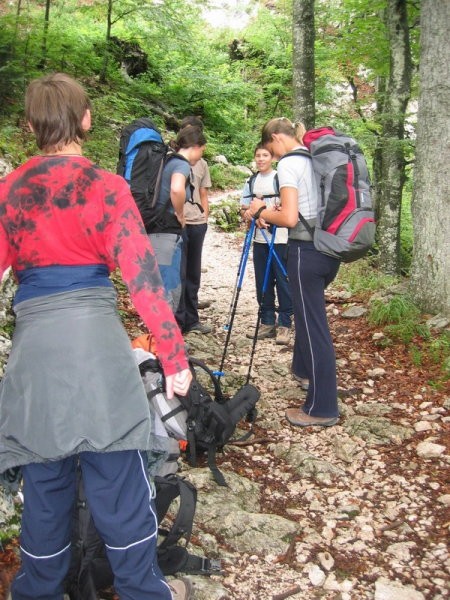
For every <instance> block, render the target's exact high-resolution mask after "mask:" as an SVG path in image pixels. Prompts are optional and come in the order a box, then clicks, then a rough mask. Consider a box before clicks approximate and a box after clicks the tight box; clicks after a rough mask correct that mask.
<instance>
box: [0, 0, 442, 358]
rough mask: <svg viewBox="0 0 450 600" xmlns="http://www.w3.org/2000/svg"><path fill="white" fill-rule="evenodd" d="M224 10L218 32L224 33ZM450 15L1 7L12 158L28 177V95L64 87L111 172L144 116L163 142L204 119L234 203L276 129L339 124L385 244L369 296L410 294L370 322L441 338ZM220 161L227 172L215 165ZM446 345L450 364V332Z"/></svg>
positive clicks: (2, 127) (0, 123)
mask: <svg viewBox="0 0 450 600" xmlns="http://www.w3.org/2000/svg"><path fill="white" fill-rule="evenodd" d="M214 6H215V7H216V8H217V6H220V7H221V9H222V10H221V12H220V16H221V18H222V20H221V22H219V24H218V23H217V19H216V23H215V25H214V26H213V25H212V24H211V18H210V17H211V15H214V14H217V13H214V10H210V11H209V12H208V9H213V8H214ZM227 6H228V7H229V11H228V13H227V12H226V11H225V12H223V11H224V9H226V7H227ZM449 6H450V3H448V2H447V1H446V0H422V1H421V2H420V1H413V0H410V1H407V0H245V1H243V0H242V1H240V2H219V3H218V2H213V1H210V2H208V1H204V0H203V1H200V0H150V1H148V0H147V1H143V0H45V1H44V0H43V1H32V0H14V1H13V0H11V1H2V2H0V20H1V27H0V75H1V77H0V155H2V156H3V157H4V158H5V159H6V160H7V161H8V162H9V163H10V164H11V165H12V166H17V165H18V164H20V163H22V162H23V161H24V160H25V159H26V158H27V157H29V156H30V155H32V154H34V153H35V152H36V150H37V149H36V147H35V144H34V140H33V138H32V136H31V135H30V133H29V131H28V127H27V124H26V123H25V120H24V116H23V96H24V91H25V88H26V85H27V83H28V82H29V81H30V80H31V79H33V78H35V77H38V76H40V75H42V74H43V73H46V72H52V71H64V72H67V73H69V74H71V75H72V76H74V77H76V78H78V79H80V80H81V81H82V83H83V84H84V85H85V87H86V88H87V90H88V93H89V95H90V97H91V99H92V101H93V116H94V118H93V123H94V124H93V128H92V130H91V133H90V137H89V140H88V142H87V143H86V145H85V150H84V152H85V154H86V155H87V156H88V157H89V158H91V159H92V160H94V161H95V162H96V163H98V164H99V165H100V166H102V167H104V168H107V169H110V170H115V167H116V163H117V156H118V139H119V135H120V131H121V129H122V127H123V126H124V124H127V123H128V122H130V121H131V120H132V119H134V118H136V117H140V116H143V115H147V116H150V117H151V118H153V119H154V121H155V122H156V123H157V125H158V126H159V127H160V129H161V130H162V132H163V135H164V137H165V138H166V139H170V138H173V137H174V136H175V134H176V131H177V128H178V126H179V123H180V121H181V119H182V118H183V117H184V116H186V115H191V114H194V115H199V116H201V117H202V118H203V121H204V124H205V131H206V135H207V139H208V144H207V149H206V154H205V156H206V159H207V160H209V162H210V166H211V175H212V179H213V185H214V186H215V187H217V188H223V189H227V188H231V187H240V186H242V185H243V181H244V179H245V176H244V175H243V174H242V170H239V169H237V168H236V167H235V166H234V165H242V164H244V165H247V166H248V165H250V163H251V160H252V157H253V149H254V146H255V144H256V143H257V141H258V140H259V134H260V130H261V126H262V125H263V124H264V122H265V121H267V120H268V119H270V118H272V117H276V116H287V117H289V118H292V119H296V118H299V117H300V118H302V119H303V120H306V122H307V124H308V125H309V126H313V125H316V126H320V125H323V124H331V125H332V126H334V127H335V128H336V129H340V130H343V131H345V132H347V133H349V134H351V135H353V136H354V137H355V138H356V139H357V140H358V143H359V144H360V145H361V147H362V148H363V150H364V152H365V154H366V157H367V159H368V163H369V165H370V167H371V169H372V175H373V176H372V179H373V184H374V197H375V199H376V202H377V217H378V240H377V242H378V243H377V247H376V248H375V251H374V253H373V255H372V256H371V257H370V258H369V261H368V262H366V263H364V266H363V267H362V268H361V266H360V269H359V273H358V275H357V277H359V286H360V288H361V289H367V288H368V287H372V286H373V285H374V284H373V283H372V280H373V278H374V275H373V274H374V273H375V272H376V273H377V283H376V284H375V285H380V283H379V277H382V276H387V277H388V278H387V279H384V280H383V283H382V284H381V285H384V286H388V285H393V283H394V282H398V278H399V277H400V278H404V280H406V281H407V282H409V290H408V291H407V292H406V294H404V295H403V296H402V297H401V298H399V297H398V296H397V297H396V298H394V299H393V300H392V301H390V304H388V306H387V307H386V304H385V303H383V305H381V304H380V305H379V306H378V312H377V310H375V316H374V319H379V320H380V321H381V322H383V320H384V322H387V321H389V320H392V319H394V320H397V322H398V323H402V324H403V326H405V323H406V328H407V329H408V328H409V329H408V333H407V334H402V335H403V336H405V335H406V338H405V339H406V340H407V341H410V340H411V339H412V338H413V337H414V336H415V335H418V334H420V335H425V337H427V336H428V337H429V335H430V334H429V332H427V331H426V329H424V328H423V327H422V321H423V320H424V318H425V317H421V318H419V317H418V310H419V309H420V310H422V312H428V313H431V314H436V313H439V312H441V313H443V314H444V315H446V316H447V317H448V316H449V315H450V300H449V298H450V290H449V285H450V283H449V281H450V277H449V270H450V268H449V267H450V245H449V238H448V231H450V223H449V215H450V211H449V202H450V194H448V181H449V180H450V176H449V174H448V169H449V166H448V165H449V163H450V156H449V148H448V139H450V131H449V118H448V115H449V110H447V109H448V108H449V91H448V86H445V81H449V80H450V74H449V73H448V70H449V64H450V61H448V59H445V55H446V50H449V42H448V39H447V38H448V35H447V32H448V28H449V25H450V22H449V21H450V9H449ZM227 14H228V17H230V16H231V17H233V18H232V19H228V20H227V19H226V18H225V17H226V16H227ZM227 23H228V24H230V23H232V24H233V26H232V27H230V26H227ZM421 35H422V40H421ZM433 52H434V54H433ZM447 55H448V54H447ZM445 61H446V63H445ZM421 67H422V72H420V68H421ZM439 69H441V70H442V69H443V71H442V72H440V73H439ZM436 73H438V76H436ZM433 77H434V79H433ZM425 80H426V85H425ZM441 81H442V82H444V84H443V85H444V86H445V88H444V91H442V88H441V87H439V86H440V85H441V83H440V82H441ZM421 87H422V91H423V90H425V92H426V94H424V95H423V97H422V103H423V105H424V106H425V104H426V101H429V102H430V101H432V102H434V106H437V107H438V108H437V110H434V112H433V110H432V111H431V113H430V112H428V117H427V114H426V112H425V111H422V112H423V115H422V119H421V121H420V114H421V113H420V102H421V97H420V93H421ZM424 99H425V100H424ZM442 115H444V116H443V117H442ZM418 116H419V125H420V122H421V123H422V125H423V127H422V134H421V135H422V141H423V142H424V143H422V144H421V146H420V148H423V151H422V155H421V159H420V164H419V165H418V163H417V161H416V158H418V157H417V152H416V142H417V133H418V131H419V128H418ZM438 118H441V119H442V118H444V119H445V120H444V121H443V123H444V127H443V129H442V132H441V134H440V137H439V136H438V138H437V141H436V137H434V138H433V136H432V135H431V137H430V136H429V135H428V137H427V135H426V134H425V133H424V132H426V131H431V132H436V131H439V129H440V128H442V122H438V121H437V120H436V119H438ZM441 138H444V139H445V138H446V139H447V142H446V145H444V146H443V147H439V142H440V140H441ZM427 144H428V146H427ZM216 155H225V156H226V157H227V159H228V161H229V163H230V164H229V165H224V164H221V163H216V162H214V161H213V157H215V156H216ZM432 156H434V158H433V160H430V157H432ZM417 165H418V166H419V167H420V168H416V169H415V170H416V172H419V173H421V176H420V178H417V173H416V184H414V167H415V166H417ZM446 165H447V166H446ZM424 174H425V175H426V176H425V175H424ZM418 182H419V183H418ZM424 182H425V184H426V185H424V184H423V183H424ZM443 182H444V183H443ZM419 184H420V185H419ZM443 185H444V186H446V187H442V186H443ZM430 190H431V191H430ZM414 212H415V219H414ZM446 231H447V233H445V232H446ZM414 252H415V253H416V254H415V259H414ZM369 272H370V278H371V281H370V282H369V281H368V278H367V275H368V273H369ZM363 274H364V276H363ZM394 278H396V279H394ZM411 284H412V285H411ZM375 308H376V307H375ZM439 339H440V341H439V343H440V345H441V346H442V347H443V348H444V354H443V357H444V358H442V360H443V361H444V360H445V357H446V356H447V357H448V354H449V353H450V352H449V348H450V339H449V332H448V327H447V329H446V330H445V331H444V333H443V334H442V335H441V336H440V338H439ZM432 341H433V343H434V342H435V338H433V340H432ZM440 356H441V354H440ZM449 362H450V360H449Z"/></svg>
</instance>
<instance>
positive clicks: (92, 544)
mask: <svg viewBox="0 0 450 600" xmlns="http://www.w3.org/2000/svg"><path fill="white" fill-rule="evenodd" d="M154 482H155V488H156V497H155V505H156V512H157V516H158V523H159V524H161V522H162V521H163V519H164V516H165V515H166V513H167V511H168V509H169V507H170V505H171V504H172V502H173V500H175V499H176V498H179V507H178V511H177V514H176V517H175V519H174V521H173V523H172V525H171V527H170V528H169V529H163V528H161V527H160V528H159V529H158V534H159V536H161V537H162V538H163V539H162V541H161V542H160V543H159V544H158V548H157V554H158V564H159V567H160V569H161V571H162V572H163V573H164V575H174V574H175V573H178V572H184V573H190V574H192V575H211V574H214V573H215V574H217V573H220V569H221V565H220V560H217V559H208V558H204V557H201V556H196V555H193V554H190V553H189V552H188V551H187V548H186V546H187V544H188V542H189V539H190V536H191V532H192V524H193V519H194V513H195V506H196V502H197V491H196V489H195V487H194V486H193V485H192V484H190V483H189V482H188V481H186V480H184V479H181V478H180V477H178V476H176V475H167V476H165V477H159V476H156V477H155V478H154ZM77 486H78V487H77V489H78V495H77V502H76V506H75V514H74V528H73V535H72V560H71V565H70V568H69V572H68V574H67V577H66V581H65V592H66V593H67V594H68V595H69V598H70V600H97V599H98V597H99V596H98V594H97V592H98V591H100V590H105V589H106V588H109V587H111V586H112V585H113V580H114V576H113V573H112V570H111V566H110V564H109V561H108V558H107V555H106V551H105V546H104V543H103V541H102V539H101V538H100V536H99V534H98V532H97V530H96V528H95V525H94V522H93V520H92V516H91V513H90V510H89V507H88V505H87V502H86V496H85V494H84V488H83V481H82V478H81V472H80V470H78V477H77ZM181 538H184V543H182V544H179V543H178V542H179V541H180V540H181Z"/></svg>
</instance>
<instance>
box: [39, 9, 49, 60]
mask: <svg viewBox="0 0 450 600" xmlns="http://www.w3.org/2000/svg"><path fill="white" fill-rule="evenodd" d="M50 2H51V0H46V2H45V16H44V33H43V35H42V46H41V53H42V56H41V60H40V61H39V68H40V69H44V68H45V64H46V62H47V36H48V26H49V24H50Z"/></svg>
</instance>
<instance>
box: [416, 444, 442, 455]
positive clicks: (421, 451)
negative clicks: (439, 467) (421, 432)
mask: <svg viewBox="0 0 450 600" xmlns="http://www.w3.org/2000/svg"><path fill="white" fill-rule="evenodd" d="M444 452H445V446H441V445H440V444H434V443H433V442H420V444H417V454H418V455H419V456H421V457H422V458H436V457H437V456H440V455H441V454H443V453H444Z"/></svg>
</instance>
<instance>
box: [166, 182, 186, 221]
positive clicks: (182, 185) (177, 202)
mask: <svg viewBox="0 0 450 600" xmlns="http://www.w3.org/2000/svg"><path fill="white" fill-rule="evenodd" d="M170 200H171V202H172V206H173V210H174V211H175V215H176V217H177V219H178V220H179V222H180V223H181V224H182V225H184V203H185V202H186V177H185V176H184V175H183V174H182V173H173V175H172V177H171V178H170Z"/></svg>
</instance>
